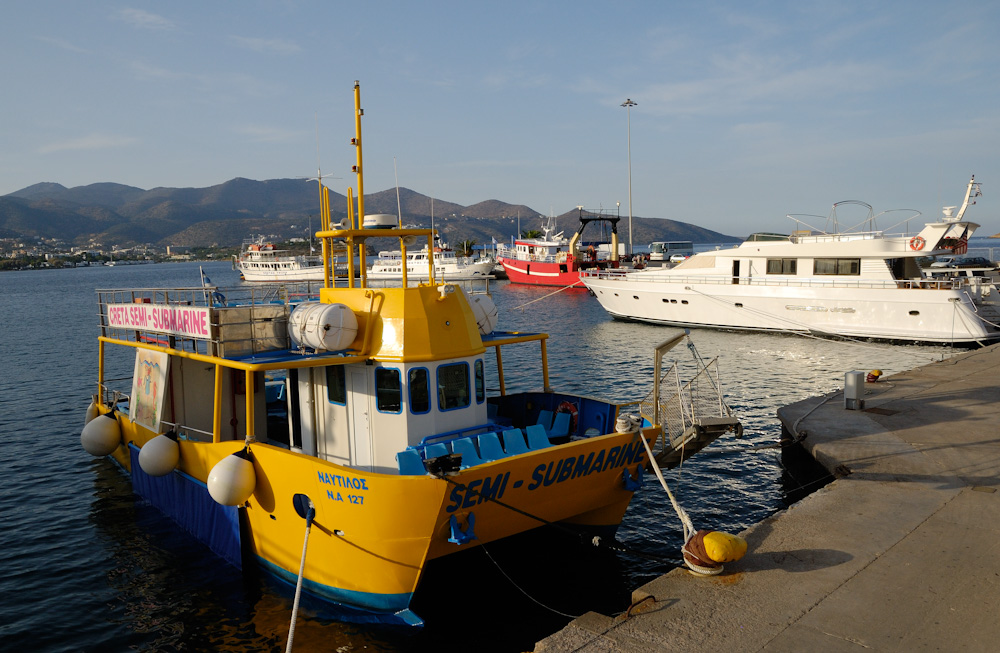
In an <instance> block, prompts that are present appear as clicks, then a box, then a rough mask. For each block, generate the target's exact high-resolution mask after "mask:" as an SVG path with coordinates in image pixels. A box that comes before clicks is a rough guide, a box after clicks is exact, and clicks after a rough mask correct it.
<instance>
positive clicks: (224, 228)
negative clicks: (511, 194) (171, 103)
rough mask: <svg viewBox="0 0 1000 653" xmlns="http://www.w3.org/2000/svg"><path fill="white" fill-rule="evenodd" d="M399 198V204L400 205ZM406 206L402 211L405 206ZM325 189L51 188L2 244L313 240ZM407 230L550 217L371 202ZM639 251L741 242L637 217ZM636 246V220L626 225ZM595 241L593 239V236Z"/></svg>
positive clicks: (26, 192)
mask: <svg viewBox="0 0 1000 653" xmlns="http://www.w3.org/2000/svg"><path fill="white" fill-rule="evenodd" d="M397 193H398V201H397ZM397 202H398V203H397ZM330 205H331V213H332V216H333V219H334V220H335V221H337V220H340V219H342V218H344V217H346V215H347V197H346V196H344V195H341V194H339V193H335V192H333V191H332V190H331V191H330ZM318 206H319V194H318V189H317V185H316V183H315V182H309V181H305V180H299V179H271V180H266V181H254V180H251V179H243V178H236V179H232V180H230V181H227V182H225V183H223V184H218V185H216V186H209V187H207V188H153V189H151V190H143V189H141V188H136V187H134V186H126V185H122V184H115V183H96V184H90V185H88V186H77V187H74V188H66V187H65V186H63V185H61V184H56V183H51V182H45V183H39V184H34V185H32V186H28V187H27V188H23V189H21V190H19V191H16V192H13V193H10V194H9V195H3V196H0V238H18V237H33V238H47V239H48V238H56V239H59V240H62V241H65V242H68V243H71V244H73V245H77V246H80V247H86V246H94V245H102V246H105V247H109V246H111V245H117V246H119V247H127V246H132V245H139V244H149V245H154V246H167V245H172V246H191V247H198V246H222V247H229V246H238V245H239V244H240V243H241V242H243V240H245V239H246V238H248V237H249V236H250V235H252V234H267V235H269V236H273V237H276V238H282V239H283V238H289V237H293V236H299V237H308V236H309V231H310V228H311V229H312V231H313V232H315V231H317V230H318V229H319V210H318ZM397 207H398V208H399V209H401V213H402V216H403V223H404V224H408V225H417V226H420V227H428V226H430V223H431V219H432V217H433V219H434V227H435V228H436V229H437V230H438V232H439V233H441V234H442V237H443V238H444V239H445V240H446V241H449V242H452V243H455V242H458V241H461V240H475V241H476V242H478V243H489V242H490V241H491V239H493V238H495V239H496V240H497V241H499V242H505V241H508V240H509V239H510V238H511V236H513V235H515V234H516V233H517V231H518V224H520V229H521V231H525V230H528V229H541V224H542V222H543V221H544V217H543V215H542V214H541V213H540V212H539V211H535V210H534V209H531V208H529V207H527V206H524V205H523V204H509V203H506V202H501V201H499V200H486V201H484V202H479V203H477V204H473V205H471V206H462V205H460V204H456V203H454V202H447V201H443V200H439V199H432V198H430V197H428V196H426V195H421V194H420V193H417V192H415V191H412V190H409V189H407V188H400V189H398V191H397V189H395V188H393V189H389V190H384V191H380V192H377V193H372V194H367V195H365V213H366V214H367V215H370V214H373V213H390V214H392V215H397ZM578 213H579V212H578V210H577V209H576V208H573V209H571V210H570V211H567V212H566V213H563V214H562V215H559V216H557V224H558V225H559V229H560V230H563V231H565V232H566V233H567V234H569V233H571V232H572V231H574V230H575V229H576V228H577V226H578V222H577V218H578ZM632 223H633V228H634V230H635V232H634V234H633V236H632V240H633V244H634V245H635V246H636V247H639V246H645V245H648V244H649V243H650V242H652V241H656V240H690V241H693V242H696V243H709V242H711V243H723V242H738V241H739V240H740V239H739V238H734V237H732V236H726V235H724V234H720V233H718V232H715V231H711V230H709V229H704V228H702V227H699V226H696V225H693V224H689V223H686V222H678V221H676V220H669V219H666V218H655V217H636V216H633V218H632ZM618 234H619V240H620V241H621V242H628V216H622V220H621V222H620V223H619V229H618ZM588 235H589V237H590V238H595V235H594V234H592V233H591V232H589V231H588V232H587V233H585V234H584V237H585V238H587V237H588Z"/></svg>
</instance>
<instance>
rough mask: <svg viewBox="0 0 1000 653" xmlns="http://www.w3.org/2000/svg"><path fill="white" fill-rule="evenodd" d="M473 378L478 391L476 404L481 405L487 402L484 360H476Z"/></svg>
mask: <svg viewBox="0 0 1000 653" xmlns="http://www.w3.org/2000/svg"><path fill="white" fill-rule="evenodd" d="M472 378H473V382H474V385H475V390H476V403H477V404H481V403H483V402H484V401H486V367H485V365H484V364H483V359H482V358H477V359H476V364H475V366H474V369H473V373H472Z"/></svg>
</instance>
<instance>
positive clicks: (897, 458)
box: [535, 345, 1000, 653]
mask: <svg viewBox="0 0 1000 653" xmlns="http://www.w3.org/2000/svg"><path fill="white" fill-rule="evenodd" d="M846 371H848V370H845V372H846ZM864 402H865V403H864V408H863V410H847V409H845V407H844V399H843V395H842V393H836V394H833V395H829V396H826V397H818V398H814V399H809V400H806V401H802V402H799V403H796V404H792V405H790V406H786V407H784V408H782V409H780V410H779V411H778V416H779V418H780V419H781V421H782V424H783V425H784V427H785V428H786V430H788V431H789V432H794V431H796V430H797V431H798V432H799V433H800V434H801V433H802V432H805V437H804V439H803V440H802V445H803V446H804V447H805V448H806V449H807V451H808V452H809V453H811V454H812V456H813V457H814V458H816V460H817V461H819V462H820V463H821V464H822V465H823V466H824V467H825V468H826V469H828V470H830V472H831V473H832V474H833V475H834V476H835V477H836V480H834V481H833V482H832V483H830V484H829V485H827V486H825V487H824V488H822V489H820V490H819V491H817V492H815V493H813V494H811V495H809V496H808V497H806V498H805V499H803V500H802V501H800V502H798V503H796V504H794V505H793V506H791V507H790V508H788V509H787V510H784V511H781V512H779V513H777V514H775V515H773V516H771V517H769V518H768V519H765V520H764V521H763V522H761V523H759V524H756V525H755V526H753V527H751V528H749V529H747V530H746V531H745V532H743V533H741V535H742V536H743V537H745V538H746V539H747V541H748V543H749V551H748V553H747V555H746V556H745V557H744V558H743V559H742V560H740V561H739V562H734V563H728V564H727V565H726V566H725V567H726V568H725V571H724V572H723V573H722V574H721V575H719V576H715V577H696V576H694V575H692V574H690V573H688V572H687V571H686V570H684V569H675V570H673V571H671V572H670V573H668V574H666V575H664V576H661V577H660V578H658V579H656V580H654V581H652V582H650V583H647V584H646V585H644V586H643V587H641V588H639V589H637V590H636V591H635V592H633V600H634V601H635V603H634V604H633V607H632V608H631V609H630V611H629V613H628V614H622V615H618V616H617V617H609V616H604V615H600V614H596V613H589V614H586V615H584V616H583V617H581V618H579V619H576V620H575V621H573V622H572V623H570V624H569V625H568V626H566V628H564V629H563V630H561V631H559V632H558V633H555V634H554V635H552V636H550V637H548V638H546V639H544V640H542V641H541V642H538V644H537V645H536V648H535V651H536V652H537V653H552V652H555V651H583V652H591V651H593V652H598V651H600V652H611V651H774V652H779V651H781V652H784V651H788V652H792V651H796V652H799V651H824V652H825V651H838V652H839V651H844V652H848V651H850V652H859V653H860V652H861V651H898V652H900V653H902V652H904V651H905V652H907V653H909V652H912V651H997V650H1000V491H998V490H1000V345H995V346H992V347H988V348H985V349H980V350H975V351H971V352H968V353H964V354H961V355H959V356H957V357H954V358H951V359H949V360H946V361H941V362H938V363H933V364H931V365H927V366H925V367H921V368H918V369H915V370H911V371H909V372H905V373H901V374H897V375H895V376H892V377H889V378H883V379H882V380H881V381H879V382H878V383H868V384H865V396H864Z"/></svg>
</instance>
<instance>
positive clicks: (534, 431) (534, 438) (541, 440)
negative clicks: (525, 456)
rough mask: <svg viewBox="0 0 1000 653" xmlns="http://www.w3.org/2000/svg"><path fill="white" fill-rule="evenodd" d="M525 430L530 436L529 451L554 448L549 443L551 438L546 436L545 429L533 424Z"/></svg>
mask: <svg viewBox="0 0 1000 653" xmlns="http://www.w3.org/2000/svg"><path fill="white" fill-rule="evenodd" d="M524 430H525V432H527V434H528V448H529V449H531V450H535V449H544V448H545V447H551V446H552V443H551V442H549V436H547V435H546V434H545V429H544V428H542V426H541V425H540V424H532V425H531V426H529V427H527V428H526V429H524Z"/></svg>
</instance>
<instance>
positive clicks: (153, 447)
mask: <svg viewBox="0 0 1000 653" xmlns="http://www.w3.org/2000/svg"><path fill="white" fill-rule="evenodd" d="M180 459H181V448H180V446H179V445H178V444H177V434H176V433H174V432H173V431H167V432H166V433H161V434H160V435H158V436H156V437H155V438H153V439H152V440H150V441H149V442H147V443H146V444H144V445H142V449H139V467H141V468H142V471H144V472H146V473H147V474H149V475H150V476H166V475H167V474H169V473H170V472H172V471H174V469H175V468H176V467H177V463H178V462H180Z"/></svg>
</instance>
